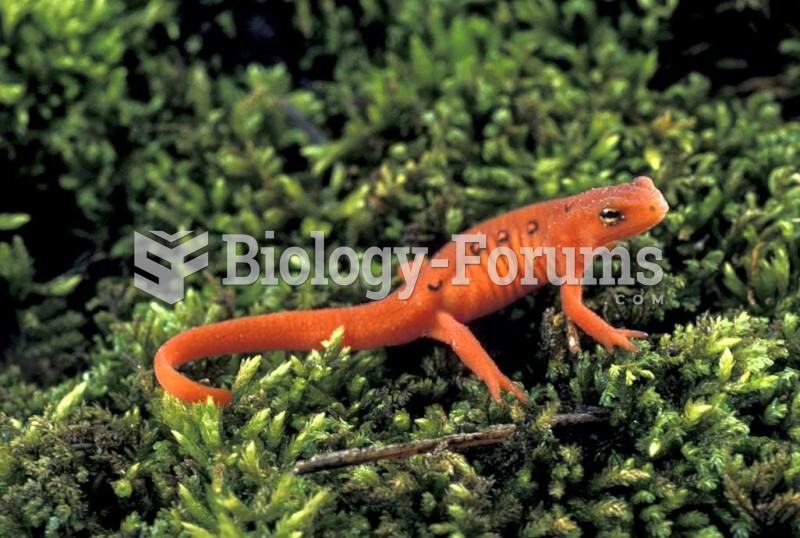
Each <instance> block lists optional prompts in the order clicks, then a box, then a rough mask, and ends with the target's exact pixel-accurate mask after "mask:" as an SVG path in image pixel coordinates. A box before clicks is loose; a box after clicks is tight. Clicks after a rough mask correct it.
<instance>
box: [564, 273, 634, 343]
mask: <svg viewBox="0 0 800 538" xmlns="http://www.w3.org/2000/svg"><path fill="white" fill-rule="evenodd" d="M582 295H583V289H582V287H581V285H580V284H562V285H561V308H562V309H563V310H564V314H565V315H566V316H567V317H568V318H569V319H571V320H572V321H573V322H574V323H575V325H577V326H578V327H580V328H581V329H582V330H583V332H585V333H586V334H588V335H589V336H591V337H592V338H594V339H595V340H597V341H598V342H599V343H600V344H601V345H602V346H603V347H605V348H606V351H609V352H611V351H613V350H614V347H615V346H618V347H621V348H622V349H627V350H628V351H633V352H634V353H636V352H638V351H639V348H638V347H636V346H635V345H633V343H632V342H631V341H630V338H647V333H645V332H642V331H632V330H630V329H617V328H615V327H612V326H611V325H609V324H608V323H607V322H606V321H605V320H604V319H603V318H601V317H600V316H598V315H597V314H595V313H594V312H592V311H591V310H589V308H587V307H586V306H585V305H584V304H583V301H582V299H581V297H582Z"/></svg>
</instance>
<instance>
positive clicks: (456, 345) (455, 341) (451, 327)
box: [425, 312, 528, 403]
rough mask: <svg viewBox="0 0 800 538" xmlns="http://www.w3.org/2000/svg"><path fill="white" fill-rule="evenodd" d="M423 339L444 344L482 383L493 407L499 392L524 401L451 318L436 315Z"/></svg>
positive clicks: (473, 340)
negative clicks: (510, 394) (505, 392)
mask: <svg viewBox="0 0 800 538" xmlns="http://www.w3.org/2000/svg"><path fill="white" fill-rule="evenodd" d="M425 334H426V336H428V337H430V338H433V339H435V340H439V341H440V342H444V343H445V344H447V345H448V346H450V347H451V348H453V351H455V352H456V355H458V358H459V359H461V362H463V363H464V364H465V365H466V366H467V367H468V368H469V369H470V370H472V371H473V372H474V373H475V375H477V376H478V378H479V379H480V380H481V381H483V382H484V383H486V387H487V388H488V389H489V394H491V395H492V398H494V400H495V401H496V402H497V403H500V402H501V401H502V400H501V399H500V390H505V391H508V392H511V393H513V394H514V396H516V397H517V398H519V399H520V400H521V401H523V402H526V403H527V401H528V397H527V396H525V393H524V392H522V390H520V389H519V388H518V387H517V386H516V385H514V383H512V382H511V380H510V379H509V378H508V377H506V376H505V375H503V372H501V371H500V369H499V368H498V367H497V365H496V364H495V363H494V361H493V360H492V358H491V357H489V354H488V353H486V350H484V349H483V346H481V343H480V342H478V339H477V338H475V335H474V334H472V332H471V331H470V330H469V329H468V328H467V327H466V325H464V324H462V323H459V322H458V321H456V320H455V319H454V318H453V316H451V315H450V314H447V313H444V312H438V313H437V314H436V318H435V324H434V326H433V327H432V328H431V329H429V330H428V331H426V333H425Z"/></svg>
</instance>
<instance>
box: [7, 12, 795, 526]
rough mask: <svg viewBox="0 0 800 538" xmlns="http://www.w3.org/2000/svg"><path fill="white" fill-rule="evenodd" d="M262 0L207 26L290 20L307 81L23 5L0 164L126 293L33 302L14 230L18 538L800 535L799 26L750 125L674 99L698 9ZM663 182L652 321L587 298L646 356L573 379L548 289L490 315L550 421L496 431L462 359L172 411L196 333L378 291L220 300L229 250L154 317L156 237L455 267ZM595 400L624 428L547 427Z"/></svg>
mask: <svg viewBox="0 0 800 538" xmlns="http://www.w3.org/2000/svg"><path fill="white" fill-rule="evenodd" d="M687 1H688V0H687ZM270 2H271V4H270V3H267V2H260V1H257V0H250V1H247V2H240V3H237V4H236V5H234V4H233V3H224V2H221V1H209V2H203V3H200V4H202V5H203V6H204V9H205V8H209V6H210V7H211V8H213V10H212V11H213V13H214V14H213V16H212V17H211V20H210V24H211V25H212V26H215V27H219V28H220V29H221V30H220V31H221V34H222V35H223V36H226V39H230V40H231V41H229V42H227V43H228V46H233V45H231V43H236V41H234V39H235V38H237V37H240V36H239V35H238V34H239V33H241V32H244V31H245V30H244V29H243V28H242V27H240V26H237V23H236V21H237V20H238V19H237V15H236V13H235V12H236V10H237V9H245V10H251V11H252V13H256V14H257V13H271V12H270V11H269V9H271V8H269V7H268V6H270V5H272V6H273V7H274V6H275V5H280V10H283V11H286V12H288V13H290V14H291V17H292V19H291V28H290V30H291V31H294V32H296V33H297V34H298V35H300V36H301V37H302V39H303V40H304V42H305V48H304V50H303V51H302V52H298V53H297V54H298V57H297V58H295V59H292V58H294V57H293V56H292V57H291V58H290V55H288V54H287V55H286V56H285V57H282V58H283V59H282V60H281V61H277V62H276V63H274V64H272V65H261V64H257V63H250V64H247V65H241V66H235V67H229V66H227V65H226V64H225V63H224V62H222V61H221V60H220V59H219V57H218V54H215V53H213V52H212V53H211V56H210V57H205V56H203V55H202V54H200V52H201V51H202V52H203V53H204V54H205V53H208V51H209V49H211V50H212V51H213V48H214V43H205V42H204V39H206V38H207V34H204V33H202V32H201V33H199V34H193V33H187V31H186V29H185V27H184V26H182V25H181V24H180V23H179V22H178V21H179V20H183V19H181V18H179V17H178V15H177V14H178V13H182V15H181V17H183V18H186V17H187V16H188V15H187V14H186V13H184V12H183V11H182V10H185V9H188V8H186V6H181V5H178V3H177V2H174V1H172V0H137V1H133V2H122V1H121V0H108V1H106V2H77V1H75V2H73V1H55V0H6V1H4V2H2V3H0V29H1V31H2V42H1V43H0V164H2V165H3V169H4V170H13V171H14V172H13V174H14V175H13V180H14V181H15V182H17V183H19V184H20V185H25V186H26V188H29V189H30V191H29V192H28V195H27V197H26V199H27V200H37V199H38V198H37V197H38V196H42V194H41V193H44V192H56V193H58V196H59V197H61V198H62V199H63V200H64V202H63V203H64V205H76V206H77V207H78V208H79V210H80V211H79V212H80V214H81V215H82V217H83V218H85V219H87V220H86V221H85V222H83V221H81V222H78V221H68V222H65V223H63V226H66V227H68V228H70V229H71V230H72V229H75V230H73V231H74V232H75V235H81V231H83V232H85V231H86V230H87V229H88V230H89V231H90V232H91V233H88V234H84V235H87V236H88V237H89V238H90V240H89V242H90V243H91V245H92V247H91V248H92V249H93V250H92V253H91V256H89V258H90V259H91V260H96V259H105V260H110V262H109V263H110V264H111V266H112V269H111V270H110V271H107V272H106V273H104V276H105V278H103V279H102V280H97V281H91V282H87V278H86V271H85V268H86V266H87V265H90V264H91V262H87V263H86V264H83V263H82V262H76V264H75V266H74V267H64V268H63V276H60V277H55V278H52V277H51V276H48V277H42V276H39V275H41V274H42V269H43V268H52V264H57V263H59V262H62V261H63V260H56V259H51V258H48V257H47V256H42V255H39V254H36V255H35V256H32V255H31V254H30V252H34V249H33V247H32V245H33V244H35V243H36V241H37V238H36V237H35V235H36V234H35V233H34V232H32V231H31V230H32V226H34V225H36V224H37V223H39V222H41V221H40V219H41V218H43V217H42V216H40V215H37V214H36V213H35V212H34V210H35V205H36V204H35V203H30V204H28V205H26V206H25V208H22V207H20V208H13V209H11V210H9V211H13V212H8V213H0V233H2V234H3V235H2V237H0V295H2V296H3V297H4V298H7V302H8V303H9V304H11V305H13V307H14V314H15V315H14V320H13V321H14V322H15V323H16V326H15V327H14V335H13V336H12V339H11V342H10V343H9V345H8V347H7V349H6V350H5V353H4V359H3V363H2V364H3V367H2V368H3V369H2V371H0V394H2V400H0V535H3V536H5V535H29V534H32V535H46V536H64V535H83V536H87V535H111V534H116V535H157V536H172V535H176V534H180V533H182V534H183V535H186V536H196V537H208V536H218V535H224V536H243V535H253V536H263V535H276V536H300V535H303V534H309V535H310V534H316V535H323V536H348V535H349V536H355V535H364V536H372V535H385V536H397V535H424V536H435V535H453V536H507V535H522V536H531V537H534V536H551V535H563V536H578V535H589V536H593V535H600V536H668V535H671V534H680V535H691V536H703V537H712V536H714V537H716V536H730V535H733V536H737V537H745V536H758V535H763V534H773V535H775V536H784V535H792V534H794V535H798V534H800V450H798V448H797V447H798V446H800V379H798V376H799V375H800V373H799V372H800V364H798V360H799V357H800V318H798V315H797V313H798V311H799V310H800V254H798V253H799V252H800V231H799V230H800V222H799V221H798V218H800V168H798V163H799V162H800V127H798V124H797V123H796V122H792V121H788V120H787V119H786V118H785V117H784V116H785V115H784V111H783V110H782V108H781V102H780V101H779V100H778V99H779V98H781V97H783V96H786V95H790V94H791V90H790V89H791V88H792V87H797V84H796V82H797V80H798V77H799V76H800V75H798V73H800V66H798V64H797V61H796V59H797V58H798V50H799V47H798V39H797V36H798V33H797V32H798V30H797V28H794V29H790V31H789V32H788V33H787V36H786V39H785V40H784V41H783V42H782V44H781V46H780V50H779V52H778V53H776V54H781V55H782V57H783V58H786V59H787V63H786V69H785V72H784V73H782V74H781V75H780V80H783V81H784V86H785V87H779V88H777V89H776V88H772V89H773V92H772V93H767V92H761V93H754V94H750V95H739V94H738V93H736V91H735V88H734V89H732V88H724V89H723V90H722V91H719V92H717V91H712V84H711V81H710V80H709V79H708V78H706V77H705V76H703V75H702V74H698V73H692V74H690V75H689V76H687V77H686V78H685V79H682V80H680V81H679V82H677V83H675V84H673V85H670V86H669V87H666V88H661V89H657V88H655V84H654V83H653V77H654V76H655V75H656V74H657V73H658V72H659V70H660V69H662V67H663V66H662V65H661V64H660V62H659V55H658V46H659V44H660V43H664V42H665V40H667V39H669V33H668V28H669V25H670V22H671V21H672V20H673V18H674V17H676V14H675V10H676V9H677V8H678V1H677V0H662V1H645V0H640V1H637V2H626V3H622V4H621V5H617V6H616V7H614V8H610V7H609V5H610V4H613V3H608V2H594V1H592V0H569V1H566V2H555V1H552V0H537V1H523V0H507V1H497V0H492V1H482V0H473V1H466V0H465V1H455V2H444V1H433V2H429V1H425V0H418V1H416V0H415V1H408V2H402V3H399V2H398V3H396V5H395V4H393V6H395V7H393V9H391V10H390V9H388V8H387V6H388V3H386V2H378V1H375V0H360V1H358V2H355V1H354V2H338V1H333V0H325V1H322V2H310V1H308V0H298V1H297V2H293V3H288V2H277V0H276V2H272V0H270ZM229 4H230V5H229ZM745 4H746V5H745ZM684 5H686V4H684ZM684 5H682V6H681V7H684ZM242 6H245V7H242ZM747 6H749V7H747ZM284 8H285V9H284ZM768 8H769V6H768V5H767V3H766V2H735V3H733V4H732V5H731V6H728V9H740V10H743V16H744V15H745V14H747V13H748V12H749V11H748V10H750V9H757V10H759V12H763V13H767V14H768V13H769V9H768ZM274 9H276V10H277V11H280V10H278V9H277V8H274ZM267 20H268V21H269V19H267ZM373 32H374V33H373ZM376 36H377V37H376ZM239 46H241V45H239ZM292 52H295V51H292ZM220 54H221V53H220ZM320 65H324V66H328V67H329V68H330V73H329V74H330V80H328V79H327V78H326V79H325V81H323V80H314V77H313V75H314V73H315V70H316V69H319V66H320ZM322 78H325V77H322ZM639 174H646V175H649V176H651V177H653V178H654V180H655V182H656V184H657V185H658V186H659V188H661V189H662V190H663V191H664V193H665V195H666V198H667V200H668V201H669V203H670V205H671V206H672V211H671V212H670V214H669V216H668V218H667V220H666V221H665V222H664V223H663V224H661V225H660V226H659V227H657V228H655V229H654V230H653V231H652V232H650V233H648V234H646V235H644V236H640V237H636V238H634V239H633V240H631V241H630V246H632V247H633V248H634V249H638V248H641V247H644V246H656V247H661V248H663V249H664V251H665V253H666V257H665V259H664V260H662V261H661V264H662V266H663V267H664V268H665V271H666V278H665V280H664V281H663V282H662V283H661V284H659V285H658V286H656V287H654V288H652V289H648V290H646V291H645V292H644V302H643V303H642V304H635V303H634V302H632V301H627V302H624V304H622V305H619V304H617V302H616V301H615V297H616V295H617V294H621V295H623V296H626V297H633V296H634V295H636V294H638V293H640V292H642V290H639V289H633V288H624V287H616V288H608V287H597V288H591V289H587V292H586V296H587V297H586V298H587V303H588V304H589V305H590V306H591V307H592V308H594V309H595V310H596V311H598V312H600V313H601V314H602V315H603V316H604V317H605V318H606V319H608V320H609V321H611V322H612V323H613V324H615V325H620V326H623V325H624V326H629V327H635V328H641V329H644V330H648V331H650V332H651V333H652V334H653V337H652V338H651V339H650V343H645V344H643V347H644V351H643V352H642V353H641V354H639V355H631V354H628V353H623V352H618V353H616V354H614V355H609V354H607V353H605V352H604V351H603V350H602V349H600V348H599V347H598V346H595V345H594V343H592V342H590V341H588V339H584V340H583V342H582V343H583V348H584V349H583V351H582V352H580V353H579V354H578V355H575V356H573V355H569V354H568V353H567V351H566V343H565V336H564V322H563V317H562V316H560V315H556V314H554V313H553V311H546V312H544V314H542V310H543V308H542V307H541V305H542V304H545V303H547V304H549V302H550V301H551V300H552V299H553V298H554V297H555V295H554V294H553V293H552V292H548V291H542V292H540V293H539V294H538V295H537V296H536V297H535V298H533V299H530V300H526V301H523V302H522V303H521V304H520V305H517V306H514V307H512V308H509V309H507V310H506V311H504V312H500V313H498V314H495V315H494V316H493V319H495V320H499V321H498V324H499V325H500V326H502V327H503V331H504V334H505V335H506V336H505V337H504V338H505V339H506V340H507V341H508V342H509V343H508V344H505V347H502V348H501V349H500V351H498V352H497V353H496V355H498V356H497V358H498V360H499V362H500V363H501V364H502V366H503V368H504V369H506V370H508V371H509V373H513V374H514V378H515V379H516V380H518V381H520V382H522V383H524V384H525V386H526V387H527V389H528V390H529V392H530V396H531V401H532V404H531V405H530V406H524V405H522V404H520V403H519V402H517V401H513V400H512V399H511V398H507V399H506V401H505V403H504V405H502V406H499V405H496V404H495V403H494V402H493V401H492V400H491V399H490V398H489V397H488V394H487V392H486V390H485V388H484V387H483V385H482V384H481V383H480V382H478V381H477V380H476V379H475V378H474V377H473V376H471V375H468V374H467V372H466V371H465V370H464V369H463V368H461V367H460V366H458V364H457V361H456V360H455V359H454V358H453V356H452V354H451V353H449V352H448V351H447V350H445V349H444V348H443V347H441V346H406V347H401V348H398V349H395V350H392V351H390V352H387V350H385V349H376V350H371V351H365V352H360V353H355V354H351V353H350V352H349V351H347V350H343V349H341V348H340V346H339V343H338V342H339V338H340V336H341V335H340V334H334V335H332V338H331V342H330V343H329V345H328V347H327V348H326V350H325V351H323V352H319V353H317V352H315V353H310V354H308V355H306V356H293V355H290V354H288V353H285V352H275V353H270V354H268V355H264V356H263V357H256V358H245V359H246V360H243V361H242V362H241V363H240V362H239V361H238V360H217V361H208V362H207V363H204V362H200V363H198V364H196V365H193V366H192V367H190V368H189V370H188V371H189V373H190V375H192V376H193V377H195V378H197V379H202V378H209V379H211V380H213V383H214V384H217V383H222V384H226V385H227V386H232V387H233V389H234V393H235V397H236V398H235V403H234V405H232V406H231V407H229V408H226V409H219V408H216V407H214V406H212V405H196V406H188V405H184V404H182V403H180V402H178V401H176V400H174V399H172V398H170V397H167V396H165V395H164V394H163V393H162V392H161V391H160V389H159V388H158V387H157V385H156V383H155V380H154V377H153V375H152V369H151V361H152V357H153V354H154V353H155V351H156V349H157V348H158V346H159V345H160V344H161V343H163V342H164V341H165V340H166V339H167V338H169V337H170V336H172V335H175V334H177V333H179V332H180V331H183V330H185V329H187V328H189V327H193V326H197V325H200V324H204V323H209V322H214V321H219V320H222V319H226V318H229V317H234V316H242V315H247V314H253V313H263V312H273V311H280V310H287V309H299V308H314V307H319V306H326V305H330V304H353V303H357V302H359V301H361V300H363V292H364V287H363V286H359V285H353V286H350V287H345V288H337V287H329V288H326V289H321V288H318V287H314V286H311V285H304V286H301V287H299V288H296V289H293V288H291V287H289V286H287V285H281V286H276V287H270V288H264V287H262V286H259V285H253V286H245V287H240V288H232V287H226V288H223V287H222V286H220V284H219V279H220V277H221V276H223V275H224V272H225V267H224V265H223V262H222V261H221V260H222V259H223V258H222V257H221V256H211V257H210V258H211V260H212V265H211V266H210V267H209V268H208V269H207V270H206V271H204V272H202V273H198V274H195V275H193V276H191V277H190V278H189V279H188V287H189V291H188V293H187V297H186V299H185V300H184V301H182V302H180V303H178V304H177V305H175V306H174V307H165V306H163V305H161V304H159V303H157V302H155V301H153V300H152V298H150V297H149V296H146V295H144V294H143V293H141V292H139V291H137V290H135V289H134V288H133V285H132V278H131V277H130V274H129V273H130V268H129V265H130V259H131V256H132V247H133V243H132V239H131V236H132V231H133V230H134V229H136V230H139V231H142V230H153V229H155V230H158V229H164V230H176V229H194V230H208V231H209V232H211V234H210V235H211V236H212V237H219V236H220V235H221V234H223V233H246V234H250V235H254V236H258V237H262V236H263V231H264V230H275V231H276V239H275V240H274V244H275V245H276V247H277V248H278V249H281V248H285V247H287V246H289V245H295V244H299V245H304V246H309V247H311V240H310V239H309V236H308V233H309V232H310V231H312V230H323V231H324V232H326V237H327V240H326V250H327V252H328V253H330V252H331V251H332V250H333V249H334V248H336V247H337V246H340V245H351V246H353V247H356V248H358V249H362V250H363V249H366V248H367V247H369V246H373V245H398V244H404V245H419V244H423V245H427V246H432V247H435V246H438V245H440V244H442V243H443V242H444V241H445V240H446V239H447V238H448V237H449V235H450V234H451V233H454V232H457V231H459V230H460V229H463V228H465V227H466V226H468V225H469V224H470V223H473V222H476V221H478V220H480V219H482V218H486V217H488V216H492V215H495V214H498V213H501V212H504V211H506V210H508V209H511V208H513V207H516V206H519V205H522V204H525V203H530V202H532V201H536V200H541V199H547V198H552V197H556V196H561V195H566V194H571V193H575V192H579V191H582V190H585V189H587V188H590V187H594V186H598V185H607V184H611V183H614V182H618V181H622V180H628V179H630V178H631V177H632V176H633V175H639ZM4 211H5V210H4ZM47 217H48V215H45V216H44V218H47ZM87 223H88V224H87ZM221 248H222V245H221V244H219V243H216V242H214V243H212V245H211V247H210V250H211V251H213V252H216V251H219V250H220V249H221ZM29 249H30V251H29ZM53 258H54V257H53ZM45 274H50V273H47V271H45ZM87 285H88V287H89V288H90V290H89V292H88V293H89V297H90V300H86V301H81V300H80V297H81V295H80V293H83V292H81V291H80V289H79V288H80V287H81V286H84V287H86V286H87ZM662 296H663V302H658V301H656V302H653V299H659V298H660V297H662ZM76 303H77V304H76ZM84 303H85V304H84ZM531 307H533V308H531ZM489 332H491V331H489ZM490 351H494V350H493V349H491V348H490ZM582 406H605V407H606V408H607V409H608V411H609V420H608V422H607V423H606V424H603V425H601V426H597V427H593V426H586V425H576V426H574V427H570V428H560V429H558V431H555V432H554V431H553V430H551V429H550V428H549V427H548V424H549V419H550V417H552V416H553V415H554V414H555V413H556V412H558V411H573V410H580V408H581V407H582ZM501 422H514V423H516V424H517V427H518V430H519V433H518V434H517V435H516V436H515V437H514V438H513V439H511V440H510V441H509V442H507V443H505V444H503V445H499V446H484V447H476V448H471V449H468V450H466V451H464V452H461V453H453V452H449V451H445V450H441V451H437V452H434V453H432V454H426V455H419V456H414V457H412V458H409V459H406V460H390V461H383V462H379V463H377V464H369V465H361V466H357V467H353V468H345V469H342V470H337V471H327V472H323V473H320V474H316V475H308V476H303V477H296V476H293V475H292V474H291V469H292V467H293V465H294V463H295V462H296V461H297V460H298V459H303V458H308V457H311V456H313V455H314V454H318V453H321V452H327V451H331V450H336V449H341V448H351V447H365V446H373V445H381V444H387V443H395V442H403V441H408V440H410V439H429V438H435V437H438V436H442V435H447V434H452V433H459V432H471V431H478V430H482V429H485V428H487V427H488V426H490V425H492V424H497V423H501Z"/></svg>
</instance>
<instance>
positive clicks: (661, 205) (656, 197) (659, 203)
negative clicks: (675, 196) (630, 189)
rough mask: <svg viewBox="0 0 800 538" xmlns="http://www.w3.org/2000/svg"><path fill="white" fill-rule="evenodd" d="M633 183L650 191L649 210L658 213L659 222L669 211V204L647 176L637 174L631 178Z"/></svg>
mask: <svg viewBox="0 0 800 538" xmlns="http://www.w3.org/2000/svg"><path fill="white" fill-rule="evenodd" d="M632 183H633V185H634V186H636V187H639V188H642V189H646V190H648V191H650V194H649V196H650V198H651V200H650V210H651V211H653V212H655V213H656V214H657V215H658V221H659V222H660V221H661V220H662V219H663V218H664V216H665V215H666V214H667V212H669V204H668V203H667V200H666V199H664V195H663V194H661V191H660V190H658V189H657V188H656V186H655V185H654V184H653V180H652V179H650V178H649V177H647V176H639V177H637V178H635V179H634V180H633V182H632Z"/></svg>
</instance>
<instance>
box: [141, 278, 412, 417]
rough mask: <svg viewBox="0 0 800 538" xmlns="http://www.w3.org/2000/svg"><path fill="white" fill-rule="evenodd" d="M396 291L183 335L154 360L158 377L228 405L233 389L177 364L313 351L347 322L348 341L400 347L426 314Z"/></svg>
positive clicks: (179, 393)
mask: <svg viewBox="0 0 800 538" xmlns="http://www.w3.org/2000/svg"><path fill="white" fill-rule="evenodd" d="M418 307H419V305H415V304H414V303H413V302H412V301H401V300H399V299H398V298H397V295H396V294H393V295H390V296H389V297H387V298H385V299H383V300H381V301H377V302H374V303H368V304H364V305H361V306H354V307H348V308H327V309H322V310H302V311H296V312H279V313H275V314H264V315H261V316H251V317H246V318H239V319H232V320H228V321H223V322H220V323H214V324H211V325H205V326H203V327H196V328H194V329H190V330H188V331H186V332H183V333H180V334H178V335H176V336H174V337H173V338H171V339H169V340H168V341H167V342H166V343H165V344H164V345H162V346H161V347H160V348H159V350H158V352H156V356H155V359H154V367H155V373H156V378H157V379H158V382H159V383H160V384H161V386H162V387H163V388H164V390H166V391H167V392H168V393H170V394H171V395H173V396H175V397H177V398H180V399H181V400H184V401H186V402H202V401H205V400H206V398H207V397H208V396H211V398H212V399H213V400H214V402H215V403H216V404H217V405H227V404H228V403H229V402H230V400H231V396H232V395H231V393H230V391H227V390H223V389H216V388H212V387H207V386H205V385H201V384H200V383H197V382H195V381H192V380H190V379H188V378H186V377H184V376H183V375H182V374H180V373H179V372H178V371H177V370H176V369H175V368H176V367H177V366H180V365H181V364H185V363H187V362H190V361H193V360H195V359H199V358H203V357H208V356H211V355H226V354H231V353H255V352H260V351H269V350H276V349H287V350H297V351H308V350H312V349H319V348H320V347H321V344H320V342H322V341H323V340H326V339H327V338H329V337H330V335H331V333H332V332H333V331H334V330H336V328H338V327H340V326H342V325H344V326H345V329H346V330H345V335H344V345H346V346H350V347H351V348H352V349H355V350H358V349H366V348H371V347H379V346H387V345H398V344H404V343H407V342H410V341H412V340H415V339H416V338H419V337H420V336H422V333H423V330H424V327H425V325H426V323H425V320H424V319H421V318H424V317H425V313H424V312H423V311H421V310H420V309H419V308H418Z"/></svg>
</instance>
